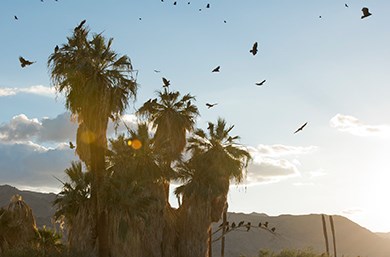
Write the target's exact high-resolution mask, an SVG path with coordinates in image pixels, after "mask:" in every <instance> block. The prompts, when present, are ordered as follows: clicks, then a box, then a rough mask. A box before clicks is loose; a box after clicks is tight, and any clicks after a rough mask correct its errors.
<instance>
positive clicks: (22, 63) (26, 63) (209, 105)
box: [14, 0, 372, 134]
mask: <svg viewBox="0 0 390 257" xmlns="http://www.w3.org/2000/svg"><path fill="white" fill-rule="evenodd" d="M55 1H58V0H55ZM41 2H43V0H41ZM161 2H164V0H161ZM187 4H191V2H187ZM173 5H177V1H174V2H173ZM344 6H345V7H346V8H348V7H349V6H348V4H344ZM206 8H210V4H209V3H208V4H207V5H206ZM201 10H202V9H199V11H201ZM362 13H363V15H362V16H361V19H364V18H367V17H369V16H371V15H372V14H371V13H370V11H369V9H368V8H367V7H363V8H362ZM319 18H322V17H321V16H319ZM14 19H15V20H19V18H18V16H16V15H14ZM139 19H140V20H141V18H139ZM85 23H86V20H83V21H81V22H80V24H79V25H77V26H76V27H75V28H74V31H77V30H79V29H81V28H82V27H83V25H84V24H85ZM224 23H226V20H224ZM58 50H59V47H58V45H57V46H56V47H55V48H54V51H55V52H57V51H58ZM258 51H259V50H258V42H254V43H253V45H252V48H251V49H250V50H249V53H251V54H252V55H253V56H255V55H256V54H257V53H258ZM19 62H20V66H21V67H22V68H25V67H27V66H30V65H31V64H34V63H35V61H30V60H27V59H25V58H23V57H22V56H19ZM220 69H221V66H220V65H218V66H217V67H215V68H214V69H213V70H212V71H211V72H213V73H218V72H220ZM154 72H156V73H159V72H160V71H159V70H154ZM162 81H163V87H165V88H167V87H169V86H170V80H168V79H166V78H164V77H163V78H162ZM265 82H266V80H265V79H263V80H262V81H261V82H256V83H255V85H256V86H263V85H264V83H265ZM217 104H218V103H206V106H207V108H208V109H210V108H212V107H214V106H216V105H217ZM306 125H307V122H306V123H304V124H303V125H302V126H301V127H299V128H298V129H297V130H296V131H295V132H294V134H296V133H298V132H300V131H302V130H303V128H304V127H305V126H306Z"/></svg>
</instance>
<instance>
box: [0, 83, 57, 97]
mask: <svg viewBox="0 0 390 257" xmlns="http://www.w3.org/2000/svg"><path fill="white" fill-rule="evenodd" d="M20 93H25V94H34V95H41V96H49V97H53V96H55V89H54V88H52V87H45V86H42V85H37V86H31V87H24V88H16V87H0V97H2V96H3V97H4V96H13V95H16V94H20Z"/></svg>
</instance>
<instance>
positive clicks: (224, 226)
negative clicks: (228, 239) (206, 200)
mask: <svg viewBox="0 0 390 257" xmlns="http://www.w3.org/2000/svg"><path fill="white" fill-rule="evenodd" d="M227 206H228V205H227V203H226V204H225V209H224V210H223V214H222V240H221V257H225V232H226V223H227V220H226V219H227V218H226V216H227V208H228V207H227Z"/></svg>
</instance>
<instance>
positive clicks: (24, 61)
mask: <svg viewBox="0 0 390 257" xmlns="http://www.w3.org/2000/svg"><path fill="white" fill-rule="evenodd" d="M19 62H20V66H22V68H24V67H26V66H29V65H31V64H33V63H35V62H31V61H28V60H26V59H24V58H23V57H22V56H19Z"/></svg>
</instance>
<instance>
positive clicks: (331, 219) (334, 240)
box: [329, 216, 337, 257]
mask: <svg viewBox="0 0 390 257" xmlns="http://www.w3.org/2000/svg"><path fill="white" fill-rule="evenodd" d="M329 220H330V227H331V229H332V237H333V250H334V257H337V251H336V233H335V230H334V223H333V217H332V216H329Z"/></svg>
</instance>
